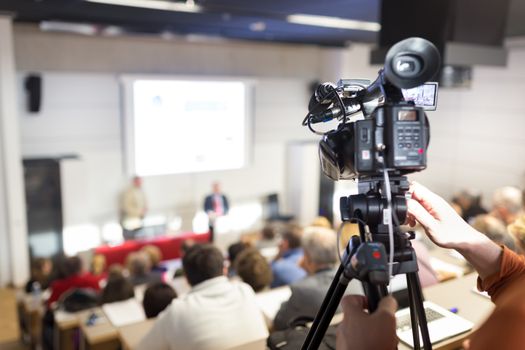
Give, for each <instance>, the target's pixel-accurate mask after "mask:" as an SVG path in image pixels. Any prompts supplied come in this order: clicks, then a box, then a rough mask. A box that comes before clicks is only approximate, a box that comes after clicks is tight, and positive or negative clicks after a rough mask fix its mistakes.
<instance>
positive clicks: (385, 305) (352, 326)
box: [336, 295, 397, 350]
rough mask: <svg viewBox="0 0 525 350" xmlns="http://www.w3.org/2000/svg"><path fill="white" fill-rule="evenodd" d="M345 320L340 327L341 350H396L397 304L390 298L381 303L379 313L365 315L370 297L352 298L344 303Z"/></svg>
mask: <svg viewBox="0 0 525 350" xmlns="http://www.w3.org/2000/svg"><path fill="white" fill-rule="evenodd" d="M341 306H342V307H343V312H344V319H343V322H341V324H340V325H339V327H337V342H336V349H337V350H354V349H355V350H368V349H371V350H372V349H373V350H375V349H385V350H390V349H395V348H396V346H397V337H396V318H395V312H396V310H397V302H396V300H395V299H394V298H392V297H391V296H387V297H385V298H383V299H381V301H380V302H379V305H378V307H377V310H376V311H375V312H374V313H372V314H368V313H367V312H365V308H366V298H365V297H363V296H360V295H348V296H346V297H344V298H343V300H342V301H341Z"/></svg>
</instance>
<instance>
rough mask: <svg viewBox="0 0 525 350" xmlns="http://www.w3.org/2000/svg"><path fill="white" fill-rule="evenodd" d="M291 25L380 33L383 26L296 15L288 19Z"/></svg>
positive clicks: (349, 20) (336, 18)
mask: <svg viewBox="0 0 525 350" xmlns="http://www.w3.org/2000/svg"><path fill="white" fill-rule="evenodd" d="M286 20H287V21H288V22H289V23H295V24H304V25H307V26H316V27H327V28H340V29H353V30H366V31H370V32H378V31H380V30H381V24H379V23H377V22H367V21H358V20H355V19H346V18H340V17H328V16H314V15H304V14H294V15H289V16H287V17H286Z"/></svg>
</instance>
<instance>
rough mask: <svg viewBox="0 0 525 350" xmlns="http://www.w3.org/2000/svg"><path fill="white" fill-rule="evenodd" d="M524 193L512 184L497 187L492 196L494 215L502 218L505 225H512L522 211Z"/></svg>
mask: <svg viewBox="0 0 525 350" xmlns="http://www.w3.org/2000/svg"><path fill="white" fill-rule="evenodd" d="M522 200H523V199H522V193H521V191H520V190H519V189H518V188H516V187H512V186H506V187H502V188H499V189H497V190H496V191H495V192H494V195H493V198H492V212H491V213H490V214H491V215H492V216H494V217H496V218H498V219H500V220H501V221H502V222H503V223H504V224H505V225H510V224H512V223H513V222H514V221H516V219H517V218H518V217H519V216H520V214H521V213H522V205H523V202H522Z"/></svg>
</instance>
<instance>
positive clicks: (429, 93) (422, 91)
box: [402, 82, 438, 111]
mask: <svg viewBox="0 0 525 350" xmlns="http://www.w3.org/2000/svg"><path fill="white" fill-rule="evenodd" d="M402 92H403V97H404V99H405V101H413V102H414V104H415V105H416V107H422V108H423V109H424V110H426V111H435V110H436V106H437V92H438V83H434V82H432V83H425V84H424V85H421V86H418V87H415V88H412V89H402Z"/></svg>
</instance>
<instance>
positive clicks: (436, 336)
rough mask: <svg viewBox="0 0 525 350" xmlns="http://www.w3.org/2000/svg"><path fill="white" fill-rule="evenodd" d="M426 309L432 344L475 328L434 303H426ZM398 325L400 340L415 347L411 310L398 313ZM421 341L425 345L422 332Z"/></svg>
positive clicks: (407, 309)
mask: <svg viewBox="0 0 525 350" xmlns="http://www.w3.org/2000/svg"><path fill="white" fill-rule="evenodd" d="M424 307H425V315H426V318H427V325H428V333H429V335H430V342H431V343H432V344H435V343H437V342H440V341H442V340H445V339H447V338H451V337H454V336H456V335H459V334H462V333H465V332H468V331H469V330H471V329H472V327H473V326H474V324H473V323H472V322H470V321H468V320H466V319H464V318H463V317H460V316H458V315H456V314H453V313H452V312H450V311H448V310H446V309H444V308H442V307H441V306H438V305H436V304H434V303H432V302H429V301H425V302H424ZM396 324H397V329H396V333H397V337H398V338H399V340H401V341H402V342H403V343H405V344H408V345H409V346H411V347H414V342H413V337H412V326H411V323H410V310H409V308H405V309H401V310H399V311H397V312H396ZM419 339H420V340H419V341H420V344H423V341H422V339H421V332H420V333H419Z"/></svg>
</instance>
